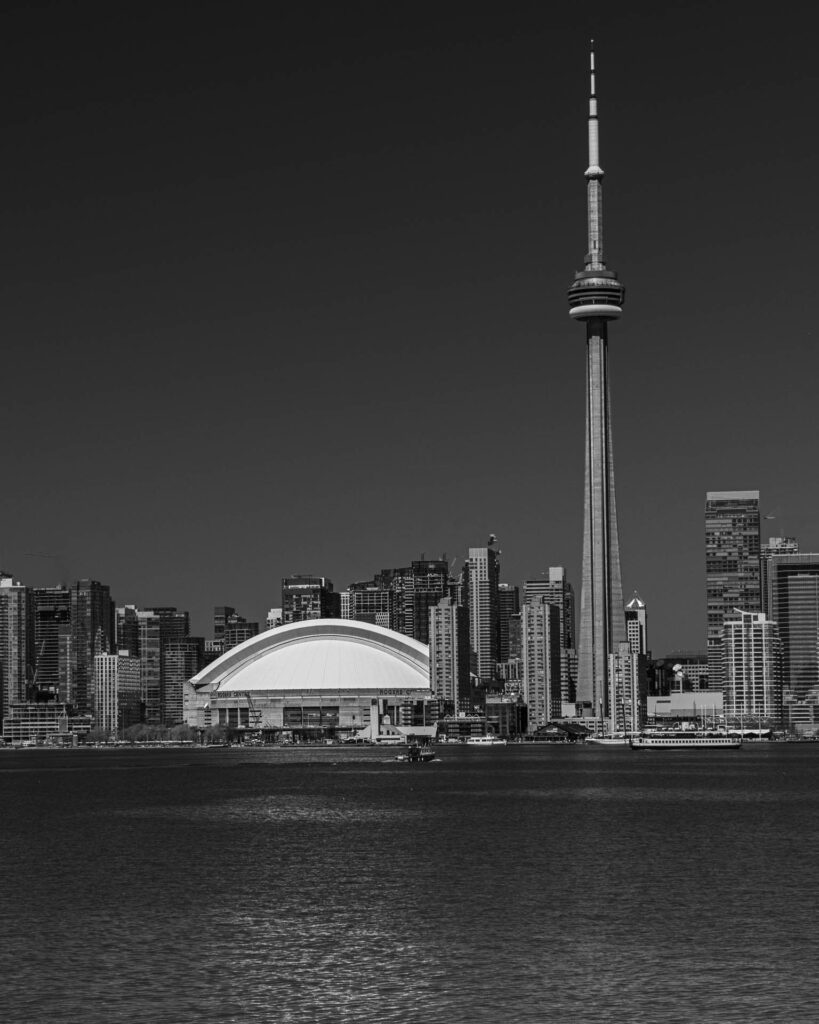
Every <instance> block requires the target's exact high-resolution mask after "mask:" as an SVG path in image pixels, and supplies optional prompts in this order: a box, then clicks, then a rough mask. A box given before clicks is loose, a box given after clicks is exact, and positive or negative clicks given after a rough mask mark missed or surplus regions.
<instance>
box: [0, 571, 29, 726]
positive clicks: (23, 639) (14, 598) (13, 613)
mask: <svg viewBox="0 0 819 1024" xmlns="http://www.w3.org/2000/svg"><path fill="white" fill-rule="evenodd" d="M32 627H33V623H32V614H31V591H30V590H29V588H28V587H26V586H24V585H23V584H22V583H19V582H18V583H15V582H14V579H13V578H12V577H11V576H9V575H7V574H6V573H4V572H2V571H0V691H2V693H1V694H0V696H2V701H1V702H0V719H3V718H5V717H6V716H7V715H8V713H9V708H10V706H11V705H13V704H18V703H21V702H23V701H25V700H26V699H27V696H28V695H27V692H26V691H27V684H28V682H29V680H30V678H31V665H32V661H33V657H32V655H33V644H32V641H33V628H32Z"/></svg>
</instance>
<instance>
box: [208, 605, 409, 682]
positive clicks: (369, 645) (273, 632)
mask: <svg viewBox="0 0 819 1024" xmlns="http://www.w3.org/2000/svg"><path fill="white" fill-rule="evenodd" d="M191 682H192V683H193V684H194V685H195V686H196V687H197V688H198V687H201V686H204V685H207V686H208V688H209V689H211V690H213V689H218V690H219V691H220V692H228V693H230V692H231V691H244V690H252V691H259V690H266V691H269V692H284V691H294V690H296V691H298V690H327V691H333V692H338V691H341V690H350V691H361V690H372V691H377V690H429V648H428V647H427V645H426V644H422V643H419V642H418V641H417V640H413V639H411V638H410V637H407V636H404V635H403V634H402V633H396V632H395V631H394V630H391V629H384V628H383V627H381V626H372V625H370V624H369V623H367V622H356V621H354V620H351V619H310V620H307V621H305V622H294V623H292V624H291V625H288V626H278V627H277V628H276V629H270V630H268V631H267V632H266V633H260V634H259V635H258V636H254V637H251V639H250V640H245V642H244V643H241V644H239V645H238V646H237V647H233V648H231V650H229V651H227V652H226V653H225V654H223V655H222V656H221V658H219V659H218V660H217V661H214V662H213V664H211V665H208V667H207V668H205V669H203V670H202V671H201V672H200V673H199V675H197V676H195V677H194V678H193V679H192V680H191Z"/></svg>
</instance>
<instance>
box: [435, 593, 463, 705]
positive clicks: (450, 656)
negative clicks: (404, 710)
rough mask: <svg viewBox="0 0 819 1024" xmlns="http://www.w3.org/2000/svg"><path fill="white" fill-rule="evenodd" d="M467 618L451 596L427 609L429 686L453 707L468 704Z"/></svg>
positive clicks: (438, 696) (436, 694)
mask: <svg viewBox="0 0 819 1024" xmlns="http://www.w3.org/2000/svg"><path fill="white" fill-rule="evenodd" d="M469 661H470V657H469V620H468V617H467V613H466V609H465V608H464V607H463V606H462V605H459V604H458V603H457V602H456V601H454V600H453V599H452V598H450V597H444V598H441V600H440V601H439V602H438V604H437V605H435V606H434V607H433V608H430V611H429V674H430V687H431V689H432V692H433V694H434V695H435V696H436V697H437V698H438V699H439V700H443V701H446V702H447V703H450V704H451V705H452V711H453V712H457V711H468V710H469V708H470V700H469V697H470V678H469Z"/></svg>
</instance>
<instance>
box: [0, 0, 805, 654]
mask: <svg viewBox="0 0 819 1024" xmlns="http://www.w3.org/2000/svg"><path fill="white" fill-rule="evenodd" d="M574 7H576V8H578V9H573V8H574ZM372 10H374V8H373V9H371V10H369V11H367V12H366V13H364V9H363V8H355V7H353V8H347V7H346V6H345V5H334V6H333V7H332V8H329V9H324V8H322V7H320V6H319V7H312V8H304V10H303V13H301V14H292V13H291V14H290V15H289V16H288V18H287V19H286V20H285V19H284V18H283V17H280V16H279V15H278V14H277V5H265V6H264V7H261V6H256V5H247V4H241V3H239V4H237V3H233V4H203V5H192V4H191V5H178V4H173V3H171V4H163V5H162V6H161V7H160V6H151V5H150V4H149V5H147V6H146V5H145V4H139V5H136V4H134V5H131V4H107V5H102V6H96V5H92V4H82V3H81V4H69V3H60V4H26V5H24V6H20V7H18V8H17V10H16V11H15V10H13V11H12V12H11V14H10V15H9V16H7V17H6V19H5V25H4V36H5V41H6V56H5V58H4V71H3V79H4V82H3V89H4V104H3V106H4V122H5V123H4V126H3V138H2V150H3V156H2V162H0V176H1V177H2V203H3V211H2V235H1V236H0V237H2V241H3V247H4V250H5V259H4V261H3V273H2V278H1V279H0V288H2V295H1V296H0V321H1V322H0V329H2V346H3V348H2V351H3V353H4V358H3V360H2V400H3V413H4V415H3V424H4V428H5V429H4V435H3V445H2V502H1V503H0V563H1V564H2V566H3V567H4V568H6V569H8V570H10V571H12V572H14V574H15V575H16V576H18V577H20V578H22V579H23V581H24V582H27V583H30V584H32V585H41V584H49V583H54V582H56V581H58V580H64V581H66V582H69V581H70V580H72V579H74V578H77V577H78V576H92V577H95V578H97V579H100V580H102V581H104V582H106V583H109V584H110V586H111V588H112V593H113V595H114V597H115V599H116V600H117V602H118V603H119V604H124V603H137V604H140V605H148V606H149V605H151V604H175V605H177V606H178V607H183V608H189V609H190V610H191V612H192V614H193V627H194V629H195V631H197V632H199V633H205V634H206V635H208V636H209V635H210V628H211V627H210V616H211V608H212V606H213V605H214V604H232V605H234V606H236V607H237V608H238V609H239V611H240V612H242V613H243V614H245V615H247V616H248V617H251V618H257V617H258V618H261V619H263V618H264V615H265V613H266V610H267V608H268V607H270V606H271V605H278V604H279V595H280V578H281V576H282V575H285V574H289V573H293V572H314V573H321V574H326V575H329V576H330V577H331V578H332V579H333V580H334V581H335V583H336V586H337V588H339V589H341V588H342V587H344V586H346V585H347V584H348V583H349V582H350V581H351V580H354V579H362V578H367V577H369V576H371V575H372V573H373V572H374V571H376V570H378V569H380V568H383V567H387V566H395V565H402V564H406V563H408V562H409V561H410V560H411V559H413V558H416V557H420V555H421V553H422V552H425V553H426V555H427V556H432V555H435V556H438V555H439V554H440V553H441V552H444V551H445V552H447V553H448V554H449V556H450V557H454V556H456V555H457V556H458V557H459V558H463V556H464V554H465V552H466V549H467V548H468V547H469V546H470V545H481V544H484V543H485V541H486V539H487V537H488V535H489V533H490V532H492V533H496V534H497V535H498V537H499V538H500V546H501V548H502V551H503V554H502V578H503V579H505V580H507V581H509V582H520V581H522V580H523V579H524V578H526V577H530V576H536V575H538V574H539V573H540V572H541V571H543V570H544V569H546V567H547V566H549V565H555V564H564V565H565V566H566V567H567V570H568V572H569V574H570V577H571V579H572V580H573V581H574V582H575V585H576V586H577V587H578V590H579V565H580V553H581V533H582V480H583V416H584V408H583V405H584V396H583V381H584V360H585V345H584V332H583V328H582V327H581V326H580V325H578V324H575V323H573V322H572V321H571V320H570V318H569V316H568V305H567V301H566V289H567V287H568V286H569V284H570V283H571V280H572V275H573V272H574V271H575V270H577V269H579V268H580V267H581V265H582V260H583V255H584V253H585V248H586V245H585V186H584V178H583V171H584V170H585V167H586V149H585V147H586V136H585V133H586V122H585V117H586V96H587V73H586V65H587V48H588V39H589V36H592V35H593V36H594V37H595V38H596V40H597V55H598V70H599V76H598V91H599V94H600V110H601V157H602V159H601V163H602V165H603V167H604V169H605V170H606V172H607V175H606V180H605V240H606V255H607V259H608V263H609V265H610V266H611V267H613V268H614V269H616V270H617V271H618V273H619V274H620V276H621V279H622V280H623V282H624V283H625V285H626V289H627V296H626V306H625V311H624V316H623V318H622V320H621V321H619V322H618V323H616V324H615V325H614V326H613V327H612V329H611V331H610V369H611V379H612V388H613V409H614V412H613V415H614V441H615V464H616V477H617V499H618V514H619V518H620V530H621V551H622V564H623V581H624V587H625V592H626V595H629V594H630V593H631V591H632V590H633V589H634V588H637V589H638V590H639V592H640V594H641V595H642V597H643V598H644V599H645V600H646V602H647V604H648V610H649V642H650V646H651V647H652V648H653V650H654V653H655V654H664V653H666V651H668V650H670V649H671V648H679V647H695V648H696V647H702V646H704V628H705V627H704V541H703V532H704V530H703V502H704V496H705V491H706V490H709V489H710V490H724V489H745V488H759V489H760V490H761V492H762V505H763V511H764V512H766V513H769V514H775V515H777V517H778V518H777V520H776V521H774V522H771V523H768V524H766V527H769V528H772V530H771V529H769V532H775V533H779V532H785V533H787V534H791V535H796V536H798V537H799V539H800V541H801V543H802V546H803V548H804V549H805V550H809V549H811V548H813V549H816V548H817V547H819V536H818V535H817V534H818V533H819V530H818V529H817V516H816V512H817V508H819V478H818V477H817V471H816V441H817V433H819V430H818V429H817V411H816V410H817V406H816V381H817V370H818V369H819V365H818V364H819V359H817V355H816V344H817V332H816V322H817V321H816V290H815V285H811V280H813V278H814V275H815V274H816V272H817V258H816V253H817V228H816V224H817V213H816V204H815V200H814V191H815V183H814V178H815V175H816V169H817V166H819V159H817V157H819V153H817V150H819V142H817V132H816V113H815V110H816V104H817V98H818V94H819V90H818V89H817V71H816V63H815V58H814V54H813V48H814V47H813V42H812V34H811V33H810V31H809V30H808V26H806V25H805V24H802V23H800V21H799V20H798V18H796V17H795V15H794V11H795V10H796V8H790V7H787V6H786V7H783V8H778V9H776V10H774V11H773V13H771V12H770V11H768V12H767V13H766V14H765V15H764V16H763V15H761V14H759V15H756V14H752V13H749V7H748V5H747V4H741V5H740V4H732V3H726V4H719V5H715V4H711V3H709V4H705V3H686V4H684V5H673V4H672V5H658V4H656V3H652V4H627V5H614V4H611V3H606V4H599V5H595V4H591V5H586V6H585V8H584V10H580V9H579V5H551V4H549V5H545V4H540V5H512V7H511V8H499V11H500V13H498V14H496V15H495V16H493V17H475V16H472V17H465V16H464V15H463V13H462V12H461V11H460V10H458V11H457V12H456V10H455V7H454V5H453V8H452V13H451V14H448V13H446V10H444V13H441V7H434V8H432V7H431V8H429V9H428V10H427V9H424V8H422V7H419V6H418V5H406V6H398V5H396V6H395V7H389V8H388V7H386V6H384V7H382V9H381V10H380V11H379V12H378V14H377V15H375V16H374V15H373V14H372ZM507 11H510V13H507ZM789 12H790V13H789ZM27 553H34V554H36V555H41V556H42V555H50V556H55V557H50V558H45V557H37V558H35V557H31V554H27Z"/></svg>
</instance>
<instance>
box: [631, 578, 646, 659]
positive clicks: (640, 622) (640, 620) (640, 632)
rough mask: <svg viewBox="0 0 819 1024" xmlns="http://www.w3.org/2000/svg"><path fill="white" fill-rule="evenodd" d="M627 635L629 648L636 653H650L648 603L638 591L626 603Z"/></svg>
mask: <svg viewBox="0 0 819 1024" xmlns="http://www.w3.org/2000/svg"><path fill="white" fill-rule="evenodd" d="M626 636H627V638H628V646H629V649H630V650H631V651H632V652H633V653H634V654H648V633H647V631H646V603H645V601H642V600H641V599H640V595H639V594H638V593H637V591H636V590H635V591H634V597H632V599H631V600H630V601H629V603H628V604H627V605H626Z"/></svg>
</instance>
